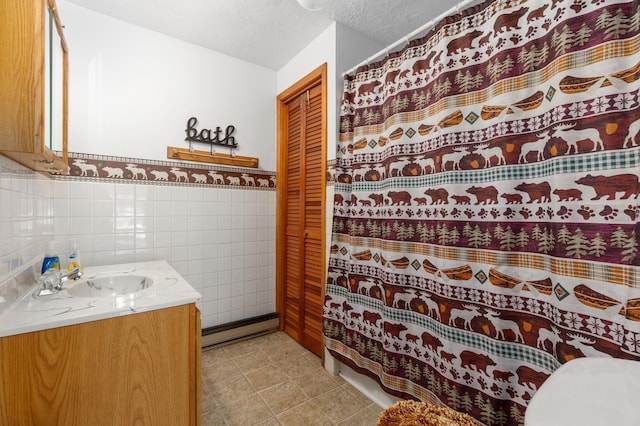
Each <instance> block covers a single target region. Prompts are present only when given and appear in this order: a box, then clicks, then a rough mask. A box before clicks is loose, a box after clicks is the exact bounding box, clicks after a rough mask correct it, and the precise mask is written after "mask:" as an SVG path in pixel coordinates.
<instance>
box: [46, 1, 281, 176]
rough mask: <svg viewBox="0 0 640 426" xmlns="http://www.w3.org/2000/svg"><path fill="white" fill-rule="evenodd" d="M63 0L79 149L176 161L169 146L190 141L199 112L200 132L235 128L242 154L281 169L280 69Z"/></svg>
mask: <svg viewBox="0 0 640 426" xmlns="http://www.w3.org/2000/svg"><path fill="white" fill-rule="evenodd" d="M57 4H58V9H59V11H60V16H61V19H62V23H63V25H65V37H66V39H67V43H68V45H69V51H70V52H69V57H70V60H69V68H70V91H69V96H70V98H69V150H70V151H71V152H82V153H91V154H102V155H113V156H121V157H133V158H147V159H155V160H163V159H165V160H166V158H167V157H166V150H167V146H175V147H184V148H186V147H187V146H188V145H187V143H186V142H185V141H184V138H185V132H184V130H185V128H186V123H187V120H188V119H189V117H192V116H195V117H197V118H198V120H199V125H198V128H199V129H202V128H207V129H210V128H214V129H215V127H217V126H220V127H221V128H222V129H225V128H226V126H227V125H230V124H232V125H234V126H235V128H236V132H235V138H236V142H237V143H238V144H239V149H238V150H237V154H238V155H244V156H251V157H258V158H259V159H260V168H261V169H263V170H275V128H276V126H275V100H274V99H275V97H276V73H275V71H272V70H269V69H267V68H264V67H260V66H257V65H254V64H250V63H248V62H244V61H241V60H238V59H235V58H232V57H229V56H226V55H222V54H220V53H217V52H213V51H211V50H207V49H204V48H202V47H199V46H196V45H193V44H189V43H186V42H182V41H179V40H177V39H174V38H171V37H168V36H165V35H163V34H160V33H157V32H154V31H150V30H147V29H144V28H141V27H137V26H135V25H131V24H129V23H127V22H124V21H120V20H117V19H113V18H110V17H108V16H106V15H102V14H99V13H95V12H93V11H90V10H88V9H85V8H82V7H79V6H77V5H75V4H72V3H69V2H67V1H65V0H59V1H58V2H57ZM195 148H196V149H207V148H208V145H199V146H196V147H195ZM220 150H221V152H228V150H227V149H226V148H220Z"/></svg>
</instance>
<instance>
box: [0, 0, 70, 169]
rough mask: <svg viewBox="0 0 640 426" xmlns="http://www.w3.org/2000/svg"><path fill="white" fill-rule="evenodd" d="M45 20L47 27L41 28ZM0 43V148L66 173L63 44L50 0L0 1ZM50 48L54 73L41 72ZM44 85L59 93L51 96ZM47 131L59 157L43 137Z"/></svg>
mask: <svg viewBox="0 0 640 426" xmlns="http://www.w3.org/2000/svg"><path fill="white" fill-rule="evenodd" d="M50 16H51V17H52V20H51V21H49V19H50ZM45 20H46V21H47V24H45ZM48 22H52V25H51V31H46V30H45V28H47V27H48V26H49V25H48ZM49 34H51V38H50V37H49ZM45 40H47V43H46V44H47V46H45ZM49 40H51V42H49ZM0 46H1V48H0V73H1V78H0V154H2V155H4V156H6V157H9V158H11V159H13V160H14V161H17V162H18V163H21V164H23V165H24V166H26V167H28V168H30V169H33V170H37V171H43V172H48V173H54V174H65V175H66V174H69V167H68V159H67V114H68V79H69V76H68V73H69V71H68V69H69V66H68V49H67V45H66V41H65V39H64V34H63V32H62V25H61V23H60V19H59V17H58V14H57V9H56V3H55V0H2V1H0ZM51 49H55V50H56V51H55V52H53V53H55V55H56V56H55V57H56V61H57V62H56V64H55V65H54V67H55V73H53V72H51V73H50V72H45V68H46V67H45V56H46V57H47V58H52V56H50V55H49V53H50V51H51ZM48 60H49V59H47V61H48ZM58 62H61V63H60V64H58ZM58 67H59V68H61V69H59V68H58ZM51 68H53V67H51ZM52 76H54V77H53V78H52ZM54 80H55V81H54ZM60 80H62V81H60ZM45 87H47V88H49V87H55V88H56V93H58V91H61V93H59V94H57V95H56V96H55V98H52V97H51V96H50V94H51V93H52V92H51V91H49V90H45ZM52 99H53V100H54V102H51V100H52ZM58 101H61V102H60V103H59V102H58ZM54 112H55V114H54ZM49 123H53V125H51V126H50V125H49ZM50 134H55V138H56V142H55V145H56V146H55V147H53V148H54V149H60V150H61V151H62V158H60V157H58V156H56V155H55V154H54V153H53V152H52V150H51V147H50V146H49V144H50V141H47V140H45V139H49V137H48V136H49V135H50ZM58 144H59V145H60V146H57V145H58Z"/></svg>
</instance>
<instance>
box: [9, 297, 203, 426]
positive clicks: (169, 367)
mask: <svg viewBox="0 0 640 426" xmlns="http://www.w3.org/2000/svg"><path fill="white" fill-rule="evenodd" d="M192 309H195V307H194V306H193V304H192V305H183V306H177V307H173V308H167V309H161V310H157V311H150V312H145V313H139V314H132V315H125V316H122V317H117V318H112V319H106V320H101V321H93V322H88V323H84V324H78V325H73V326H68V327H59V328H53V329H50V330H44V331H38V332H33V333H25V334H20V335H16V336H10V337H5V338H2V339H0V377H2V380H1V381H0V407H2V408H1V409H0V425H18V424H24V425H48V424H55V425H109V426H111V425H129V424H148V425H172V426H174V425H176V426H178V425H185V426H186V425H193V424H196V423H195V417H196V416H194V414H193V413H195V412H196V410H195V407H193V404H194V401H195V397H194V390H195V389H194V381H193V378H194V373H193V372H192V370H193V369H194V367H195V366H194V364H193V361H194V358H193V356H194V354H196V353H198V352H197V351H195V348H194V346H193V344H194V326H195V315H193V314H192V312H193V311H192Z"/></svg>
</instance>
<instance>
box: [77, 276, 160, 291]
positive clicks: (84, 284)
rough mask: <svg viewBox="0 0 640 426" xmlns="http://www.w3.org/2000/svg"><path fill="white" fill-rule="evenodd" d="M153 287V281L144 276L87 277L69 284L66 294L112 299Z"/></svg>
mask: <svg viewBox="0 0 640 426" xmlns="http://www.w3.org/2000/svg"><path fill="white" fill-rule="evenodd" d="M152 285H153V280H152V279H151V278H149V277H147V276H145V275H132V274H121V275H106V276H98V277H89V278H86V279H83V280H81V281H79V282H77V283H73V284H69V285H68V286H67V287H66V290H67V292H68V293H69V295H71V296H75V297H113V296H122V295H125V294H130V293H136V292H138V291H142V290H145V289H147V288H149V287H151V286H152Z"/></svg>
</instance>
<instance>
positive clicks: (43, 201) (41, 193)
mask: <svg viewBox="0 0 640 426" xmlns="http://www.w3.org/2000/svg"><path fill="white" fill-rule="evenodd" d="M54 209H55V203H54V194H53V181H51V180H50V179H49V178H48V177H47V176H44V175H41V174H39V173H34V172H32V171H31V170H28V169H26V168H25V167H23V166H21V165H19V164H17V163H15V162H14V161H12V160H9V159H8V158H5V157H3V156H0V283H3V282H4V281H6V279H7V278H8V277H10V276H11V275H12V272H15V271H16V270H18V269H19V268H20V267H21V266H22V265H23V264H27V263H29V262H31V261H32V260H33V259H35V258H36V257H39V256H42V255H43V254H44V252H45V250H46V249H47V243H48V241H49V240H50V239H51V237H52V235H53V227H54V220H53V213H54Z"/></svg>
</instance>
